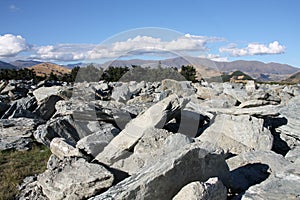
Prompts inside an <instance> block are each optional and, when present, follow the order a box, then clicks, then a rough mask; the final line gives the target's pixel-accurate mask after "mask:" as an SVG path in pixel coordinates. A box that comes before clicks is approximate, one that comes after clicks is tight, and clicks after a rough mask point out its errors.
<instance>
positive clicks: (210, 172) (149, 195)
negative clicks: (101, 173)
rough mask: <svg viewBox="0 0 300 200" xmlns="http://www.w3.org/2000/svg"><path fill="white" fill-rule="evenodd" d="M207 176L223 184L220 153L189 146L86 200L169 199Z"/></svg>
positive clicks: (225, 171) (223, 166)
mask: <svg viewBox="0 0 300 200" xmlns="http://www.w3.org/2000/svg"><path fill="white" fill-rule="evenodd" d="M210 177H219V178H220V179H221V180H222V181H225V183H226V180H227V179H228V167H227V165H226V163H225V160H224V154H223V153H222V151H220V149H216V148H215V147H212V146H211V145H208V144H207V145H206V146H205V145H202V144H200V143H192V144H188V145H185V146H183V147H181V148H178V150H176V151H173V152H171V153H170V154H168V155H165V156H163V157H160V158H159V159H157V162H156V163H155V164H153V165H151V166H149V167H148V168H145V169H143V170H141V171H140V172H139V173H138V174H135V175H132V176H130V177H129V178H126V179H124V180H123V181H121V182H120V183H118V184H117V185H115V186H113V187H111V188H110V189H108V190H107V191H106V192H104V193H102V194H100V195H98V196H95V197H93V198H91V199H90V200H100V199H101V200H102V199H115V200H118V199H123V200H126V199H128V200H129V199H130V200H132V199H144V200H147V199H171V198H172V197H173V196H175V195H176V194H177V193H178V192H179V190H180V189H181V188H182V187H183V186H185V185H186V184H188V183H190V182H193V181H202V182H204V181H206V180H207V179H209V178H210Z"/></svg>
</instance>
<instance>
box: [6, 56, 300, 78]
mask: <svg viewBox="0 0 300 200" xmlns="http://www.w3.org/2000/svg"><path fill="white" fill-rule="evenodd" d="M41 64H43V63H42V62H40V61H33V60H27V61H25V60H17V61H14V62H11V63H6V62H2V61H0V69H20V68H25V67H26V68H30V67H32V66H36V65H38V67H35V68H41V69H40V71H41V73H48V72H49V71H50V72H51V71H52V72H53V73H54V72H55V71H57V70H58V71H59V72H60V73H65V72H67V71H68V70H66V69H64V68H69V69H70V68H73V67H75V66H86V65H87V63H75V64H68V65H66V66H60V65H56V64H54V63H48V64H46V65H44V66H43V65H41ZM49 64H53V66H52V67H53V70H51V69H50V68H49V67H51V65H49ZM95 65H96V66H100V67H104V68H106V67H108V66H114V67H120V66H127V67H131V66H132V65H140V66H143V67H158V66H161V67H176V68H178V69H179V68H180V67H181V66H182V65H193V66H194V67H195V68H196V70H197V76H198V78H201V77H203V78H208V77H214V76H219V75H221V74H223V73H229V72H233V71H237V70H238V71H242V72H244V73H247V74H248V75H250V76H251V77H253V78H255V79H257V80H260V81H279V80H287V79H288V77H289V76H291V75H293V74H295V73H296V72H298V71H300V69H299V68H297V67H293V66H290V65H287V64H280V63H274V62H272V63H263V62H259V61H245V60H238V61H232V62H216V61H212V60H209V59H204V58H199V57H176V58H170V59H165V60H141V59H131V60H114V61H108V62H105V63H103V64H95ZM59 67H64V68H59ZM43 70H44V71H43ZM45 70H46V71H45Z"/></svg>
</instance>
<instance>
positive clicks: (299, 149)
mask: <svg viewBox="0 0 300 200" xmlns="http://www.w3.org/2000/svg"><path fill="white" fill-rule="evenodd" d="M285 158H286V159H287V160H289V161H291V162H295V161H296V159H298V158H300V146H295V147H294V148H293V149H291V150H290V151H289V152H288V153H287V154H286V155H285Z"/></svg>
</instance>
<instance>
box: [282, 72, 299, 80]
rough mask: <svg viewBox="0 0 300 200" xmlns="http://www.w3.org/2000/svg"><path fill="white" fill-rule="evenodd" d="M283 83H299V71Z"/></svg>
mask: <svg viewBox="0 0 300 200" xmlns="http://www.w3.org/2000/svg"><path fill="white" fill-rule="evenodd" d="M283 82H288V83H300V71H298V72H296V73H295V74H293V75H291V76H290V77H288V78H287V79H285V80H284V81H283Z"/></svg>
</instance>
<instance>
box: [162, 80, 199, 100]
mask: <svg viewBox="0 0 300 200" xmlns="http://www.w3.org/2000/svg"><path fill="white" fill-rule="evenodd" d="M161 88H162V91H166V90H170V91H172V94H177V95H183V96H190V95H194V94H195V93H196V90H195V89H194V88H193V87H192V86H191V82H190V81H175V80H172V79H164V80H162V82H161Z"/></svg>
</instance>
